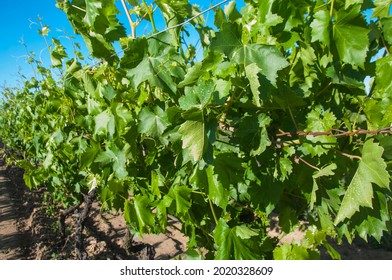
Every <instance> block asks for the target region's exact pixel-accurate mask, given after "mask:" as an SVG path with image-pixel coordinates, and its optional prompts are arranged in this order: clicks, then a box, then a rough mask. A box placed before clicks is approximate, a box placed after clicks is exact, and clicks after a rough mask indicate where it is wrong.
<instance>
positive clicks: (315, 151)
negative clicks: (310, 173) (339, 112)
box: [299, 106, 336, 157]
mask: <svg viewBox="0 0 392 280" xmlns="http://www.w3.org/2000/svg"><path fill="white" fill-rule="evenodd" d="M306 119H307V120H306V122H307V127H306V129H305V131H318V132H322V131H329V130H330V129H331V128H333V126H334V125H335V122H336V116H335V115H334V113H332V112H329V111H324V109H323V108H322V107H321V106H316V107H315V108H314V109H313V110H312V111H311V112H309V113H308V115H307V116H306ZM306 139H307V140H308V141H310V142H311V143H304V144H303V145H302V146H301V147H300V148H299V149H300V150H301V151H302V152H303V153H304V154H306V155H307V154H310V155H312V156H313V157H314V156H321V155H322V154H326V153H327V152H328V149H329V147H331V145H334V144H335V143H336V138H335V137H331V136H327V135H321V136H313V135H308V136H306Z"/></svg>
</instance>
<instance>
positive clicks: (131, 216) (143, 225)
mask: <svg viewBox="0 0 392 280" xmlns="http://www.w3.org/2000/svg"><path fill="white" fill-rule="evenodd" d="M124 218H125V221H126V222H127V223H128V224H129V225H133V224H136V225H137V227H136V229H137V230H138V231H139V232H140V233H144V232H148V231H149V229H154V228H155V223H154V214H153V213H152V211H151V209H150V205H149V200H148V198H147V197H145V196H142V195H137V196H135V197H133V198H132V200H131V201H129V200H125V201H124Z"/></svg>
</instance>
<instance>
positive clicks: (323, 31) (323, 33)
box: [310, 10, 331, 47]
mask: <svg viewBox="0 0 392 280" xmlns="http://www.w3.org/2000/svg"><path fill="white" fill-rule="evenodd" d="M330 20H331V19H330V16H329V12H328V11H327V10H320V11H318V12H317V13H315V14H314V20H313V21H312V23H311V24H310V27H311V28H312V42H315V41H320V42H321V43H324V44H325V45H326V46H328V47H329V44H330V31H329V22H330Z"/></svg>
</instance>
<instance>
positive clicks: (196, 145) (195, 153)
mask: <svg viewBox="0 0 392 280" xmlns="http://www.w3.org/2000/svg"><path fill="white" fill-rule="evenodd" d="M183 117H184V119H186V121H185V122H184V123H183V124H182V125H181V126H180V129H179V130H178V132H179V133H180V134H181V135H182V148H184V149H189V152H190V154H191V156H192V157H193V160H194V161H198V160H201V159H202V157H203V154H204V152H205V150H206V149H207V144H208V143H207V142H208V140H207V135H206V132H205V124H204V115H203V111H200V110H197V109H191V110H189V111H187V112H185V113H183Z"/></svg>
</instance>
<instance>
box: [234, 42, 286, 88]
mask: <svg viewBox="0 0 392 280" xmlns="http://www.w3.org/2000/svg"><path fill="white" fill-rule="evenodd" d="M232 59H233V61H235V62H237V63H240V64H244V65H245V67H246V66H248V65H251V64H253V63H254V64H256V65H257V67H258V68H259V69H260V73H261V74H263V75H264V76H265V77H266V78H267V79H268V80H269V81H270V82H271V84H272V85H274V86H276V79H277V77H278V71H279V70H282V69H283V68H285V67H287V66H288V65H289V63H288V62H287V61H286V59H285V58H284V57H283V56H282V54H281V53H280V52H279V50H278V49H277V48H276V47H275V46H267V45H259V44H251V45H244V46H241V47H240V48H237V49H236V50H235V52H234V53H233V58H232ZM254 68H255V67H254V66H253V67H252V69H251V70H252V71H255V70H256V69H254ZM252 75H254V74H252ZM251 80H254V78H253V79H251ZM253 82H254V81H253Z"/></svg>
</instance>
